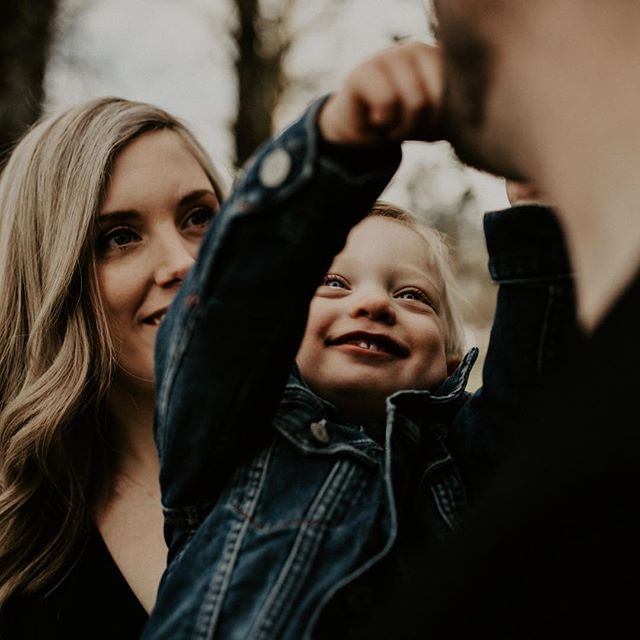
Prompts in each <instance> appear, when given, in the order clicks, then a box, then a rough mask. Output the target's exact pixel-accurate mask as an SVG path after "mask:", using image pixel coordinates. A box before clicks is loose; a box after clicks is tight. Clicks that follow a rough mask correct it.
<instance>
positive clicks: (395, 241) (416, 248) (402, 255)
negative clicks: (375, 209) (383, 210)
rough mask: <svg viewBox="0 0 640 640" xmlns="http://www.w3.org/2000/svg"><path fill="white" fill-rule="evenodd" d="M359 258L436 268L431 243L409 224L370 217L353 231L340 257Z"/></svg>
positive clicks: (382, 217)
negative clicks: (387, 260) (379, 259)
mask: <svg viewBox="0 0 640 640" xmlns="http://www.w3.org/2000/svg"><path fill="white" fill-rule="evenodd" d="M356 255H357V256H360V257H363V258H366V257H371V258H382V259H393V260H394V261H399V260H402V261H404V262H408V263H414V264H419V265H421V266H427V267H428V268H430V269H431V268H434V267H435V265H434V264H433V262H434V257H435V253H434V248H433V246H432V243H431V240H430V239H429V238H428V237H426V236H425V235H424V234H422V233H420V231H418V229H416V228H414V227H413V226H411V225H409V224H408V223H406V222H404V221H402V220H396V219H395V218H389V217H385V216H369V217H367V218H365V219H364V220H362V221H361V222H360V223H358V224H357V225H356V226H355V227H354V228H353V229H352V230H351V233H350V234H349V237H348V238H347V243H346V245H345V247H344V249H343V250H342V252H341V254H340V256H342V257H346V256H356Z"/></svg>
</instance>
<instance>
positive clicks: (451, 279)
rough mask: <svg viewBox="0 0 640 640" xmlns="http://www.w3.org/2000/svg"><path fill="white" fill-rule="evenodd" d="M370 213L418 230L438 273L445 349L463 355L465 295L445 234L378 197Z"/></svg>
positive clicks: (451, 355)
mask: <svg viewBox="0 0 640 640" xmlns="http://www.w3.org/2000/svg"><path fill="white" fill-rule="evenodd" d="M368 215H369V216H381V217H383V218H392V219H393V220H397V221H398V222H400V223H401V224H404V225H406V226H407V227H409V228H411V229H413V230H414V231H415V232H416V233H418V234H420V235H421V236H422V237H423V238H424V239H425V241H426V242H427V245H428V246H429V248H430V249H431V256H430V261H431V263H432V264H433V268H434V271H435V272H436V273H437V274H438V275H439V276H440V279H441V282H440V295H441V300H442V314H443V317H444V322H445V327H446V334H445V335H446V340H445V350H446V354H447V357H448V358H452V359H454V360H460V359H462V356H463V355H464V353H465V351H466V340H465V331H464V321H463V315H462V306H463V304H464V298H463V296H462V294H461V292H460V288H459V285H458V283H457V280H456V276H455V274H454V272H453V266H452V261H451V252H450V250H449V247H448V245H447V243H446V241H445V238H444V236H443V235H442V234H441V233H440V232H438V231H437V230H436V229H434V228H433V227H430V226H428V225H427V224H425V223H424V222H422V221H421V220H420V219H419V218H418V217H417V216H416V215H415V214H413V213H411V212H410V211H407V210H406V209H402V208H401V207H399V206H397V205H394V204H391V203H390V202H385V201H383V200H378V201H377V202H376V203H375V204H374V206H373V207H372V209H371V211H370V212H369V214H368Z"/></svg>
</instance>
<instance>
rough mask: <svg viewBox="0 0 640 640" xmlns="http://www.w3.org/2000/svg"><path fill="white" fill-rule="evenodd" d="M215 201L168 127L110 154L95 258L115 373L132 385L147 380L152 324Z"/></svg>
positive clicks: (201, 174) (164, 306)
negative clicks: (111, 163)
mask: <svg viewBox="0 0 640 640" xmlns="http://www.w3.org/2000/svg"><path fill="white" fill-rule="evenodd" d="M218 207H219V202H218V199H217V197H216V195H215V192H214V190H213V187H212V185H211V182H210V181H209V178H208V177H207V174H206V173H205V172H204V170H203V169H202V167H201V166H200V164H199V163H198V161H197V160H196V159H195V157H194V156H193V155H192V154H191V152H190V151H189V149H188V147H187V146H186V145H185V143H184V142H183V141H182V139H181V138H180V137H179V136H178V134H176V133H175V132H173V131H170V130H168V129H164V130H160V131H152V132H148V133H145V134H143V135H141V136H140V137H139V138H136V139H135V140H133V141H132V142H130V143H129V144H128V145H127V146H125V147H124V148H123V149H122V151H120V153H119V154H118V155H117V156H116V160H115V164H114V167H113V171H112V175H111V179H110V181H109V184H108V188H107V194H106V198H105V200H104V203H103V205H102V207H101V210H100V214H99V223H98V228H99V230H98V235H97V240H96V260H97V272H98V284H99V289H100V294H101V297H102V301H103V304H104V307H105V310H106V313H107V317H108V322H109V328H110V331H111V335H112V338H113V342H114V345H115V350H116V359H117V364H118V373H117V376H118V377H124V378H125V379H126V381H127V382H128V383H131V384H133V385H134V386H137V385H139V384H140V383H142V385H143V386H145V387H147V386H149V385H150V384H152V382H153V351H154V345H155V340H156V333H157V331H158V325H159V324H160V321H161V320H162V318H163V316H164V314H165V312H166V310H167V307H168V306H169V305H170V304H171V301H172V300H173V298H174V296H175V295H176V292H177V290H178V288H179V287H180V284H181V283H182V280H183V279H184V276H185V274H186V273H187V271H188V270H189V268H190V267H191V265H192V264H193V262H194V259H195V256H196V253H197V251H198V247H199V246H200V242H201V241H202V237H203V235H204V233H205V231H206V229H207V227H208V226H209V223H210V221H211V218H212V216H213V215H214V213H215V212H216V211H217V209H218Z"/></svg>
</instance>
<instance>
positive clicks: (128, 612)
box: [0, 528, 147, 640]
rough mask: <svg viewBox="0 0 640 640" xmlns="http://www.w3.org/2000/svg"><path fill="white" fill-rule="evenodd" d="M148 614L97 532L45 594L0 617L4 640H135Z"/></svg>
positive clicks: (10, 605) (15, 604)
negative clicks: (91, 639) (110, 639)
mask: <svg viewBox="0 0 640 640" xmlns="http://www.w3.org/2000/svg"><path fill="white" fill-rule="evenodd" d="M146 619H147V614H146V612H145V611H144V609H143V608H142V606H141V605H140V603H139V602H138V600H137V599H136V597H135V596H134V595H133V593H132V592H131V589H130V588H129V586H128V585H127V583H126V581H125V580H124V578H123V577H122V574H121V573H120V571H119V570H118V568H117V566H116V564H115V563H114V561H113V559H112V558H111V556H110V554H109V552H108V551H107V548H106V547H105V545H104V542H103V541H102V538H101V537H100V534H99V533H98V531H97V530H96V529H95V528H92V529H91V530H90V532H89V534H88V535H87V538H86V543H85V545H84V548H83V550H82V552H81V553H80V555H79V557H78V560H77V562H76V563H75V564H74V565H73V567H71V569H70V570H68V571H67V573H66V574H65V575H63V576H61V577H60V578H58V580H57V582H56V583H55V584H54V586H53V587H52V588H50V589H49V590H48V591H46V592H44V593H39V594H33V595H28V596H20V597H15V598H13V599H11V600H9V602H7V603H6V604H5V605H4V606H3V608H2V611H1V612H0V637H2V639H3V640H14V639H15V640H17V639H20V640H31V639H32V638H33V639H34V640H35V639H36V638H52V637H55V638H57V637H60V638H76V637H77V638H80V637H83V638H86V637H91V638H95V639H101V638H105V639H106V638H119V639H123V640H127V639H128V638H131V639H134V638H139V636H140V633H141V631H142V627H143V625H144V623H145V622H146Z"/></svg>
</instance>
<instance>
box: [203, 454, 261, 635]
mask: <svg viewBox="0 0 640 640" xmlns="http://www.w3.org/2000/svg"><path fill="white" fill-rule="evenodd" d="M272 449H273V446H272V447H269V449H267V450H266V451H265V452H264V453H263V454H261V455H260V456H259V458H258V459H257V460H256V464H255V465H253V467H252V469H251V470H250V476H254V477H253V479H252V478H251V477H250V478H249V481H248V482H247V498H246V503H247V513H250V514H253V513H254V512H255V509H256V505H257V503H258V498H259V497H260V495H261V493H262V489H263V486H264V479H265V477H266V475H267V469H268V467H269V463H270V461H271V452H272ZM248 526H249V520H244V521H243V522H236V523H234V525H233V527H232V528H231V531H230V532H229V533H228V535H227V539H226V541H225V545H224V550H223V552H222V560H221V562H220V565H219V568H218V570H216V571H215V573H214V575H213V578H212V580H211V582H210V583H209V588H208V589H207V592H206V593H205V596H204V598H203V600H202V605H201V607H200V611H199V612H198V618H197V620H196V625H195V632H196V633H197V634H198V637H200V638H203V640H205V639H207V638H212V637H213V633H214V627H215V625H216V623H217V621H218V618H219V617H220V612H221V610H222V603H223V600H224V594H225V593H226V591H227V590H228V588H229V584H230V582H231V576H232V573H233V568H234V566H235V564H236V561H237V559H238V555H239V553H240V547H241V546H242V542H243V541H244V537H245V534H246V532H247V528H248Z"/></svg>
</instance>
